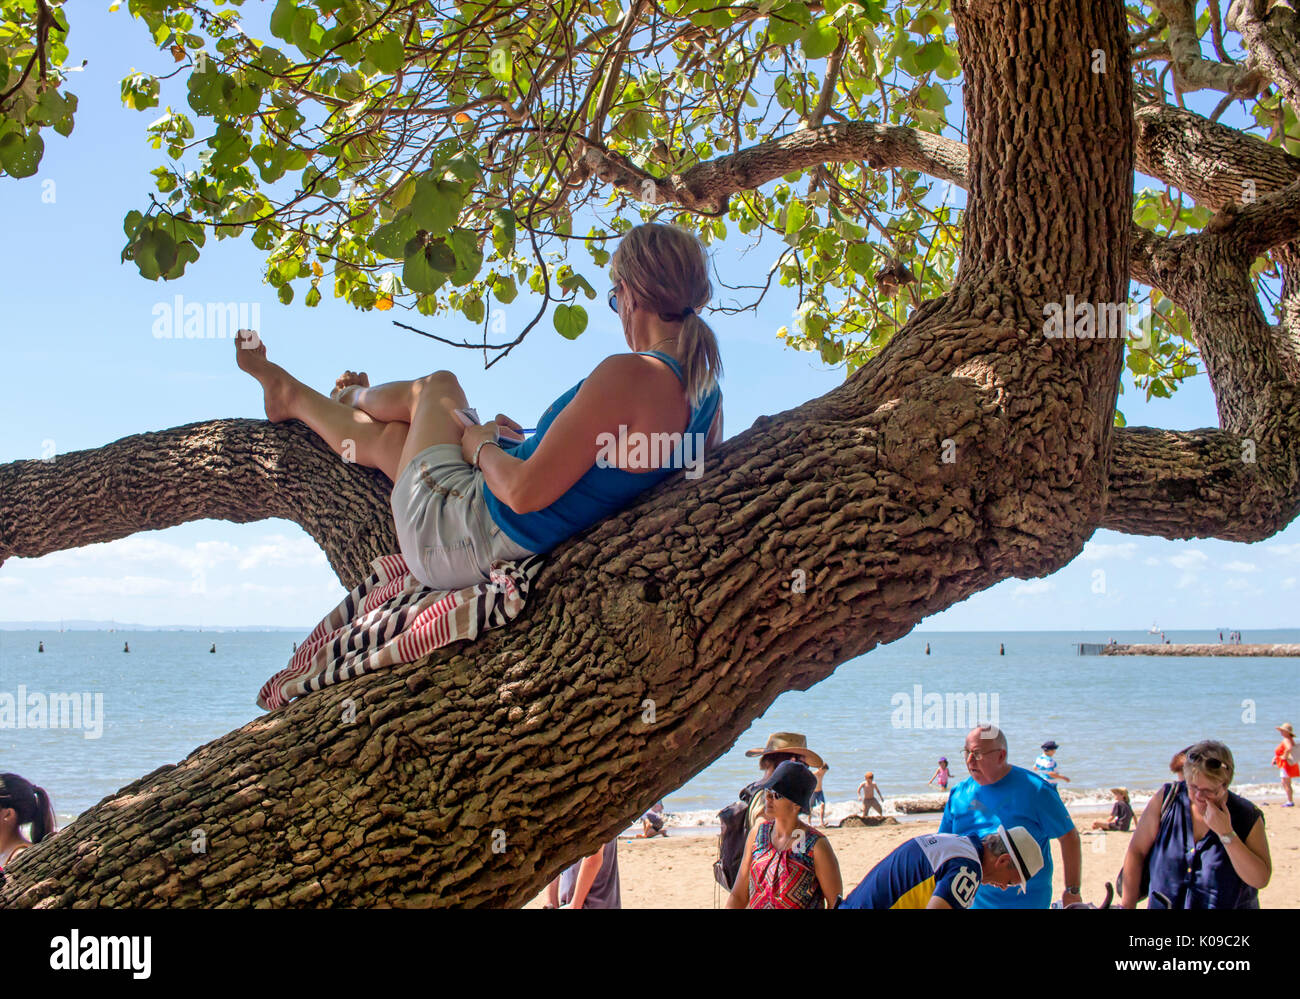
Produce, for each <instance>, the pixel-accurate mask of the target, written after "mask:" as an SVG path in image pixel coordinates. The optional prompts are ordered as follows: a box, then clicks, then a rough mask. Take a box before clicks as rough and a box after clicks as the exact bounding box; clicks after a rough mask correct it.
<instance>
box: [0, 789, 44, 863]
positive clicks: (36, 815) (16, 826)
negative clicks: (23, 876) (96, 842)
mask: <svg viewBox="0 0 1300 999" xmlns="http://www.w3.org/2000/svg"><path fill="white" fill-rule="evenodd" d="M24 826H27V827H29V829H28V835H27V836H24V835H23V827H24ZM54 831H55V825H54V806H53V805H51V804H50V796H49V795H48V794H46V793H45V788H43V787H37V786H36V785H35V784H33V783H32V782H31V781H29V780H27V779H26V778H25V777H20V776H19V775H18V774H0V871H3V870H4V869H5V868H6V867H8V866H9V865H10V864H12V863H13V860H14V858H15V857H16V856H18V854H20V853H21V852H22V851H23V850H26V849H27V848H28V847H30V846H33V845H34V844H36V843H39V842H41V841H42V840H43V839H45V838H46V837H47V836H51V835H53V834H54Z"/></svg>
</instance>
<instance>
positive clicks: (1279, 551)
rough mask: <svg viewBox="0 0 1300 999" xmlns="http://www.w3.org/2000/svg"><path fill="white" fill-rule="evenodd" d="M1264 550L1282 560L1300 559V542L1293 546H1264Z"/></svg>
mask: <svg viewBox="0 0 1300 999" xmlns="http://www.w3.org/2000/svg"><path fill="white" fill-rule="evenodd" d="M1263 550H1264V551H1266V552H1268V553H1269V554H1270V555H1278V556H1281V557H1282V558H1296V559H1300V541H1297V542H1296V543H1295V544H1293V545H1286V544H1281V545H1264V547H1263Z"/></svg>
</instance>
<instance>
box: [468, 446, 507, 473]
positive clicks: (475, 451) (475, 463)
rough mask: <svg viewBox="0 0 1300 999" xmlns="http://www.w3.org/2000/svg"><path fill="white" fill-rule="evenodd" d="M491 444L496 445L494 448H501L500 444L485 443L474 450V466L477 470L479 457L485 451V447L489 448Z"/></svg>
mask: <svg viewBox="0 0 1300 999" xmlns="http://www.w3.org/2000/svg"><path fill="white" fill-rule="evenodd" d="M489 444H492V445H494V446H496V447H500V446H501V445H500V444H497V442H496V441H484V442H483V443H482V444H480V445H479V446H478V447H476V448H475V449H474V461H473V462H472V464H473V465H474V467H475V468H478V456H479V452H480V451H482V450H483V449H484V448H485V447H487V446H488V445H489Z"/></svg>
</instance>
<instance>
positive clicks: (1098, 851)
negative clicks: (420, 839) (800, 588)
mask: <svg viewBox="0 0 1300 999" xmlns="http://www.w3.org/2000/svg"><path fill="white" fill-rule="evenodd" d="M1280 801H1281V799H1278V800H1274V801H1267V802H1265V801H1257V802H1256V804H1258V805H1259V806H1260V807H1261V809H1262V810H1263V812H1264V823H1265V828H1266V829H1267V830H1268V844H1269V851H1270V853H1271V854H1272V858H1273V878H1272V880H1271V881H1270V882H1269V883H1268V886H1267V887H1266V888H1264V889H1263V890H1262V891H1261V892H1260V896H1259V898H1260V906H1261V908H1265V909H1294V908H1297V907H1298V906H1300V808H1282V807H1281V806H1280ZM1071 814H1072V815H1074V820H1075V825H1076V826H1077V827H1078V828H1079V830H1080V832H1081V833H1082V835H1083V898H1084V901H1085V902H1092V903H1095V904H1098V905H1099V904H1101V902H1102V900H1103V899H1104V898H1105V897H1106V882H1107V881H1110V882H1111V883H1112V884H1113V883H1114V880H1115V875H1116V874H1117V873H1118V872H1119V869H1120V867H1121V865H1122V864H1123V862H1124V851H1125V850H1126V849H1127V848H1128V841H1129V839H1130V837H1131V835H1132V834H1131V833H1121V832H1092V831H1091V830H1090V828H1089V827H1091V825H1092V823H1093V820H1094V819H1101V818H1105V817H1106V812H1105V811H1079V812H1073V811H1072V813H1071ZM938 828H939V816H937V815H936V816H935V817H934V819H933V820H926V821H920V822H906V823H899V824H898V825H883V826H875V827H872V828H849V829H830V830H828V831H827V835H828V836H829V838H830V841H831V845H832V846H834V848H835V855H836V856H837V857H838V858H839V862H840V871H841V873H842V874H843V877H844V888H845V892H846V893H847V892H848V891H849V890H850V889H852V888H853V887H854V886H855V885H856V884H857V883H858V882H859V881H860V880H861V879H862V878H863V876H864V875H865V874H866V873H867V871H869V870H870V869H871V868H872V866H874V865H875V864H876V863H877V862H878V861H879V860H880V859H881V858H882V857H884V856H885V855H886V854H887V853H889V851H890V850H892V849H894V847H896V846H898V845H899V844H900V843H902V842H903V841H904V840H906V839H908V838H910V837H912V836H919V835H921V834H922V833H926V832H935V831H937V830H938ZM716 857H717V838H716V837H715V836H700V835H689V834H685V833H674V832H670V834H669V836H668V837H667V838H665V837H662V836H658V837H655V838H654V839H652V840H637V839H632V840H628V839H620V840H619V845H618V867H619V879H620V882H621V891H622V898H623V908H625V909H713V908H721V907H722V905H723V903H724V901H725V895H724V893H723V891H722V889H721V888H720V887H718V886H717V885H716V884H715V883H714V880H713V861H714V860H715V859H716ZM1052 858H1053V877H1054V883H1055V887H1054V889H1053V895H1054V896H1056V897H1059V896H1060V894H1061V890H1062V888H1063V887H1064V882H1063V881H1062V878H1061V851H1060V846H1059V844H1057V843H1056V842H1053V843H1052ZM542 901H543V898H542V896H538V897H537V898H535V899H533V901H531V902H530V903H529V904H528V906H527V908H530V909H535V908H541V905H542ZM1143 905H1145V903H1143Z"/></svg>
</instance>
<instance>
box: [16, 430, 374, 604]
mask: <svg viewBox="0 0 1300 999" xmlns="http://www.w3.org/2000/svg"><path fill="white" fill-rule="evenodd" d="M391 492H392V483H390V482H389V481H388V479H386V478H385V477H384V475H383V474H382V473H381V472H377V471H375V470H374V469H371V468H362V467H361V466H359V465H355V464H349V463H347V462H344V461H343V460H342V459H340V458H339V457H338V456H337V455H335V454H334V453H333V452H331V451H330V450H329V448H327V447H326V446H325V444H324V442H323V441H322V440H321V439H320V438H319V437H317V436H316V435H315V434H314V433H312V432H311V430H309V429H308V428H307V426H306V425H305V424H302V423H299V422H298V421H296V420H294V421H292V422H290V423H279V424H276V423H267V422H265V421H263V420H239V419H236V420H211V421H208V422H205V423H192V424H189V425H187V426H183V427H176V428H174V429H172V430H163V431H158V432H156V433H148V434H135V435H133V436H130V437H123V438H122V439H121V440H119V441H115V442H113V443H112V444H107V445H105V446H104V447H101V448H94V449H92V450H87V451H73V452H70V453H68V454H60V455H57V456H55V457H53V458H51V459H48V460H33V461H15V462H10V463H9V464H6V465H0V564H3V563H4V561H5V560H6V559H9V558H14V557H17V558H39V557H40V556H42V555H47V554H49V553H50V552H55V551H63V550H66V549H68V548H79V547H81V546H83V545H90V544H96V543H98V542H104V541H115V540H117V539H118V538H125V537H129V536H130V535H132V534H136V533H138V532H140V531H152V530H159V529H161V528H164V527H173V526H175V525H177V524H184V523H188V522H190V521H193V520H203V519H206V518H212V519H214V520H228V521H232V522H234V523H237V524H243V523H249V522H251V521H255V520H264V519H266V518H269V517H282V518H284V519H285V520H291V521H293V522H294V523H296V524H299V525H300V526H301V527H302V528H303V530H305V531H306V532H307V533H308V534H310V535H311V536H312V538H314V539H315V541H316V543H317V544H319V545H320V546H321V549H322V550H323V551H324V552H325V555H326V557H327V558H328V559H329V562H330V566H331V568H333V570H334V572H335V573H336V574H337V575H338V577H339V581H340V582H341V583H342V584H343V585H344V587H346V588H348V589H351V588H352V587H354V586H355V585H356V584H357V583H359V582H360V581H361V580H362V579H364V578H365V577H366V575H368V574H369V571H370V561H371V560H372V559H373V558H375V557H376V555H378V554H387V553H389V552H394V551H396V550H397V536H396V532H395V530H394V527H393V514H392V508H391V506H390V504H389V495H390V493H391Z"/></svg>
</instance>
